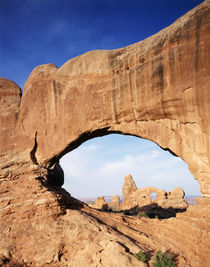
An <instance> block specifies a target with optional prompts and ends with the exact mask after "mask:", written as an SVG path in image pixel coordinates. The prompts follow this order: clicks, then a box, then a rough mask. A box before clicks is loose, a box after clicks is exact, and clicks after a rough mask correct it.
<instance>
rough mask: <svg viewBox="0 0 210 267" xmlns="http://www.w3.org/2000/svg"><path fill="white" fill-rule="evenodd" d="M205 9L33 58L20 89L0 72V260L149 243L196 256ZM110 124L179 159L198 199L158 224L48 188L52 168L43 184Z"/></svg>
mask: <svg viewBox="0 0 210 267" xmlns="http://www.w3.org/2000/svg"><path fill="white" fill-rule="evenodd" d="M209 10H210V1H209V0H208V1H205V2H203V3H202V4H201V5H199V6H198V7H196V8H195V9H193V10H192V11H190V12H188V13H187V14H186V15H184V16H183V17H181V18H180V19H178V20H177V21H176V22H175V23H174V24H172V25H171V26H169V27H167V28H166V29H164V30H162V31H161V32H159V33H157V34H156V35H154V36H152V37H150V38H148V39H146V40H144V41H141V42H139V43H136V44H134V45H131V46H128V47H125V48H121V49H116V50H112V51H93V52H88V53H86V54H84V55H82V56H79V57H76V58H74V59H71V60H70V61H68V62H66V63H65V64H64V65H63V66H62V67H60V68H59V69H58V68H57V67H56V66H55V65H53V64H46V65H42V66H38V67H37V68H35V69H34V70H33V72H32V73H31V75H30V77H29V78H28V80H27V82H26V84H25V87H24V91H23V96H22V97H21V90H20V89H19V87H18V86H17V85H16V84H14V83H13V82H11V81H8V80H6V79H2V78H1V79H0V104H1V105H0V126H1V127H0V159H1V161H0V182H1V184H0V193H1V200H0V213H1V215H0V218H1V219H0V227H1V232H0V235H1V238H0V252H1V253H0V254H1V265H4V264H7V265H8V264H10V265H11V266H12V264H13V263H14V264H13V266H14V265H15V264H16V265H17V264H19V263H20V264H22V265H23V266H24V264H25V265H31V266H46V264H50V265H51V266H66V265H68V266H79V265H80V266H82V265H84V266H85V265H86V266H119V265H121V266H129V264H130V266H136V265H137V264H138V262H137V263H136V260H135V259H133V257H132V253H134V252H138V249H140V248H142V249H143V250H144V251H149V250H150V251H154V250H155V249H156V248H157V247H158V246H161V247H162V248H163V249H172V250H174V251H175V252H176V253H177V254H178V255H179V263H180V266H189V264H191V265H192V266H206V263H207V262H208V261H209V258H208V255H209V254H208V252H209V245H208V244H210V242H209V208H208V207H209V202H208V198H209V197H210V181H209V177H210V108H209V103H210V90H209V84H210V68H209V62H210V59H209V56H210V54H209V44H210V35H209V32H210V14H209ZM111 133H122V134H130V135H135V136H139V137H142V138H145V139H149V140H151V141H154V142H155V143H157V144H158V145H159V146H160V147H162V148H163V149H166V150H169V151H171V152H172V153H173V154H176V155H177V156H179V157H181V158H182V159H183V160H184V161H185V162H186V163H187V164H188V166H189V169H190V171H191V172H192V174H193V175H194V177H195V178H196V179H198V181H199V183H200V188H201V193H202V196H203V198H204V199H203V200H200V202H199V206H198V207H193V208H191V209H190V210H189V211H187V212H186V214H185V213H183V214H182V216H181V215H180V216H178V217H177V218H174V219H173V220H171V219H170V221H169V220H167V221H169V222H158V223H155V224H154V223H152V222H147V221H144V220H138V221H136V220H134V221H132V220H130V219H129V218H128V219H125V221H123V220H121V219H120V217H117V215H116V217H113V218H112V219H110V217H109V219H110V220H108V219H107V217H106V216H105V215H104V217H103V215H101V214H100V213H97V211H93V210H91V209H89V208H88V207H86V206H84V205H82V204H81V203H80V202H77V201H76V200H74V199H72V198H71V197H70V196H69V195H66V193H65V191H64V190H62V189H60V188H59V186H58V187H57V186H52V184H56V185H61V184H62V182H61V179H58V180H59V182H57V181H56V176H55V175H51V178H52V179H50V180H51V181H50V183H51V185H49V183H47V177H48V176H49V173H50V171H52V170H55V166H58V163H59V159H60V158H61V157H62V156H63V155H65V154H66V153H68V152H70V151H72V150H73V149H75V148H76V147H78V146H79V145H80V144H82V143H83V142H85V141H86V140H88V139H91V138H94V137H96V136H103V135H106V134H111ZM54 173H55V172H54ZM58 173H59V177H60V178H61V176H62V172H61V171H58ZM53 177H54V178H53ZM73 209H75V210H73ZM198 216H199V217H200V218H199V220H198ZM191 218H193V219H192V220H191ZM99 221H101V222H103V225H101V224H100V223H99ZM125 223H126V224H127V226H125ZM131 228H132V229H135V230H131ZM115 229H116V230H115ZM129 229H130V230H129ZM174 229H176V230H175V231H176V233H175V234H174ZM192 232H193V235H192ZM69 233H71V234H69ZM120 233H121V234H120ZM144 233H145V235H144ZM183 235H184V236H185V237H186V238H183ZM146 236H149V237H150V238H147V237H146ZM129 237H131V238H129ZM162 239H164V240H165V242H164V241H162ZM87 240H88V241H87ZM132 240H136V242H135V244H134V243H133V241H132ZM183 240H184V241H183ZM197 240H199V243H198V242H197ZM49 244H50V245H49ZM198 246H199V247H198ZM31 248H33V250H32V249H31ZM158 248H160V247H158ZM181 264H182V265H181Z"/></svg>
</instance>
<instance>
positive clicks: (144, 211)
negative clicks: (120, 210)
mask: <svg viewBox="0 0 210 267" xmlns="http://www.w3.org/2000/svg"><path fill="white" fill-rule="evenodd" d="M186 210H187V209H175V208H172V207H169V208H163V207H161V206H159V205H158V204H156V203H152V204H149V205H146V206H143V207H139V206H135V207H134V208H131V209H129V210H125V211H124V214H125V215H130V216H139V217H149V218H151V219H154V218H158V219H169V218H171V217H176V214H177V213H180V212H185V211H186Z"/></svg>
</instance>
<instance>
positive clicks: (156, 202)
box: [93, 174, 188, 218]
mask: <svg viewBox="0 0 210 267" xmlns="http://www.w3.org/2000/svg"><path fill="white" fill-rule="evenodd" d="M122 191H123V202H122V203H120V197H119V196H118V195H115V196H113V198H112V202H111V203H108V202H106V201H105V199H104V197H103V196H101V197H98V198H97V200H96V202H95V205H94V206H93V207H94V208H96V209H101V210H108V207H110V208H112V210H116V211H120V210H121V211H123V210H129V209H132V208H140V209H141V210H143V211H146V212H147V213H153V214H154V215H159V216H160V217H162V218H167V217H171V216H175V214H176V212H177V211H184V210H186V208H187V207H188V204H187V201H186V200H185V199H184V195H185V193H184V191H183V189H182V188H181V187H177V188H174V189H173V190H172V191H171V192H166V191H165V190H163V189H158V188H156V187H152V186H150V187H145V188H137V187H136V184H135V182H134V180H133V177H132V176H131V175H130V174H129V175H126V176H125V180H124V184H123V188H122Z"/></svg>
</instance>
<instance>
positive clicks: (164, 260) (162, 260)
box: [152, 250, 176, 267]
mask: <svg viewBox="0 0 210 267" xmlns="http://www.w3.org/2000/svg"><path fill="white" fill-rule="evenodd" d="M152 267H176V263H175V261H174V257H173V255H172V254H171V253H169V252H165V253H162V252H161V251H160V250H158V251H157V253H156V255H155V262H154V263H153V265H152Z"/></svg>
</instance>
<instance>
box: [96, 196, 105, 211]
mask: <svg viewBox="0 0 210 267" xmlns="http://www.w3.org/2000/svg"><path fill="white" fill-rule="evenodd" d="M93 208H95V209H100V210H108V208H109V205H108V203H107V202H106V201H105V199H104V196H99V197H98V198H97V199H96V201H95V204H94V206H93Z"/></svg>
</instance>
